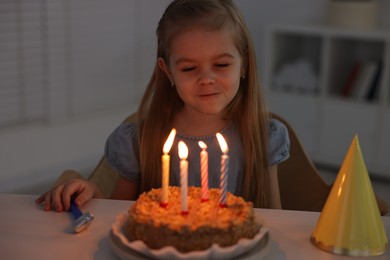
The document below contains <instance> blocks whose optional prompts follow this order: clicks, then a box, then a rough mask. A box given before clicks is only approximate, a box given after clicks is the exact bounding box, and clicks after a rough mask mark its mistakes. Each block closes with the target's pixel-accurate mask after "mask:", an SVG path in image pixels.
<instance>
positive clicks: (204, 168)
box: [198, 141, 209, 202]
mask: <svg viewBox="0 0 390 260" xmlns="http://www.w3.org/2000/svg"><path fill="white" fill-rule="evenodd" d="M198 144H199V146H200V148H202V151H201V152H200V172H201V184H202V202H204V201H207V200H208V199H209V180H208V179H209V173H208V171H209V166H208V164H209V155H208V153H207V151H206V149H207V145H206V144H205V143H204V142H202V141H199V142H198Z"/></svg>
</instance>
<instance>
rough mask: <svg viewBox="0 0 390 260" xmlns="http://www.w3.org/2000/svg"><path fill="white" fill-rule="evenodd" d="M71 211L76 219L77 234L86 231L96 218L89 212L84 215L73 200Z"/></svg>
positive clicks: (74, 226)
mask: <svg viewBox="0 0 390 260" xmlns="http://www.w3.org/2000/svg"><path fill="white" fill-rule="evenodd" d="M69 211H70V213H71V214H72V216H73V218H74V222H73V229H74V231H75V232H76V233H79V232H81V231H83V230H84V229H86V228H87V227H88V225H89V224H91V222H92V220H93V218H94V217H93V215H92V214H91V213H89V212H85V213H82V212H81V210H80V209H79V207H78V206H77V205H76V203H74V201H73V199H72V200H71V201H70V209H69Z"/></svg>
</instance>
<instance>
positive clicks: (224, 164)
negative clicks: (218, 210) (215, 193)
mask: <svg viewBox="0 0 390 260" xmlns="http://www.w3.org/2000/svg"><path fill="white" fill-rule="evenodd" d="M217 139H218V143H219V146H220V147H221V150H222V152H223V155H222V156H221V179H220V189H221V193H220V194H221V195H220V199H219V205H220V206H221V207H226V194H227V183H228V169H229V156H228V155H227V153H228V151H229V148H228V146H227V143H226V141H225V139H224V138H223V136H222V135H221V134H220V133H217Z"/></svg>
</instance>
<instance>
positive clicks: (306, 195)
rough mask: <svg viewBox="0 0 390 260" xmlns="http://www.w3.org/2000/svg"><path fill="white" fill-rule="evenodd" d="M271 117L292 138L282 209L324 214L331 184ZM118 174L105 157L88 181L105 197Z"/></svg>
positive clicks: (282, 175)
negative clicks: (322, 211) (322, 212)
mask: <svg viewBox="0 0 390 260" xmlns="http://www.w3.org/2000/svg"><path fill="white" fill-rule="evenodd" d="M271 118H275V119H277V120H279V121H281V122H282V123H283V124H285V126H286V127H287V129H288V131H289V137H290V143H291V147H290V158H289V159H288V160H286V161H284V162H282V163H280V164H279V165H278V179H279V189H280V197H281V202H282V208H283V209H288V210H303V211H321V210H322V208H323V206H324V204H325V202H326V199H327V197H328V194H329V192H330V189H331V185H329V184H327V183H326V182H325V181H324V180H323V178H322V177H321V175H320V174H319V172H318V171H317V169H316V167H315V166H314V164H313V163H312V161H311V160H310V158H309V157H308V156H307V154H306V153H305V150H304V148H303V146H302V144H301V142H300V141H299V139H298V137H297V135H296V133H295V131H294V129H293V128H292V127H291V125H290V124H289V123H288V122H287V121H286V120H285V119H283V118H282V117H280V116H278V115H276V114H271ZM135 120H136V115H135V114H133V115H131V116H129V117H128V118H126V119H125V121H127V122H132V121H135ZM117 177H118V173H117V171H116V170H115V169H114V168H113V167H111V166H110V165H109V164H108V162H107V160H106V159H105V158H104V157H103V158H102V159H101V160H100V162H99V163H98V165H97V166H96V167H95V169H94V170H93V171H92V173H91V175H90V176H89V177H88V180H90V181H92V182H94V183H95V184H96V185H97V186H98V187H99V188H100V189H101V191H102V192H103V194H104V195H105V196H106V197H110V195H111V193H112V190H113V188H114V185H115V182H116V179H117ZM71 178H83V177H82V176H81V175H80V173H78V172H76V171H74V170H66V171H65V172H63V173H62V175H61V176H60V178H59V179H58V180H57V182H56V184H57V183H59V182H62V181H64V180H67V179H71ZM376 198H377V202H378V206H379V210H380V213H381V215H385V214H386V213H387V212H388V211H389V206H388V205H387V204H386V203H385V202H384V201H383V200H382V199H380V198H379V197H378V196H376Z"/></svg>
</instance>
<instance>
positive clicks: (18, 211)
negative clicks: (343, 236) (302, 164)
mask: <svg viewBox="0 0 390 260" xmlns="http://www.w3.org/2000/svg"><path fill="white" fill-rule="evenodd" d="M35 198H36V196H35V195H17V194H0V259H67V260H68V259H117V257H116V255H115V254H114V252H113V251H112V249H111V246H110V244H109V232H110V228H111V225H112V223H113V222H114V220H115V217H116V215H118V214H120V213H122V212H125V211H126V210H127V209H128V208H129V207H130V206H131V204H132V203H133V202H131V201H119V200H102V199H93V200H91V201H90V202H88V203H87V204H86V205H84V206H83V207H82V208H81V210H82V211H90V212H91V213H93V214H94V215H95V220H94V221H93V223H92V224H91V226H90V227H89V228H88V229H87V230H85V231H84V232H82V233H79V234H74V233H73V231H72V228H71V223H72V219H71V216H70V214H69V213H57V212H54V211H52V212H45V211H43V210H42V209H41V207H40V206H37V205H35V202H34V200H35ZM256 213H257V214H259V215H260V216H261V217H262V218H263V219H264V226H265V227H267V228H268V229H269V232H270V236H271V242H270V245H269V251H268V253H267V255H266V256H265V257H264V258H263V259H316V260H317V259H349V260H353V259H369V258H367V257H361V258H360V257H345V256H338V255H334V254H331V253H328V252H324V251H321V250H319V249H318V248H316V247H315V246H313V245H312V244H311V243H310V241H309V238H310V235H311V232H312V231H313V229H314V227H315V225H316V223H317V220H318V217H319V213H317V212H303V211H287V210H269V209H256ZM382 220H383V223H384V225H385V229H386V233H387V235H388V237H389V234H390V217H382ZM251 258H253V259H255V258H254V257H251ZM374 259H376V260H380V259H390V251H389V250H387V252H386V253H385V254H384V255H382V256H379V257H375V258H374Z"/></svg>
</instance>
